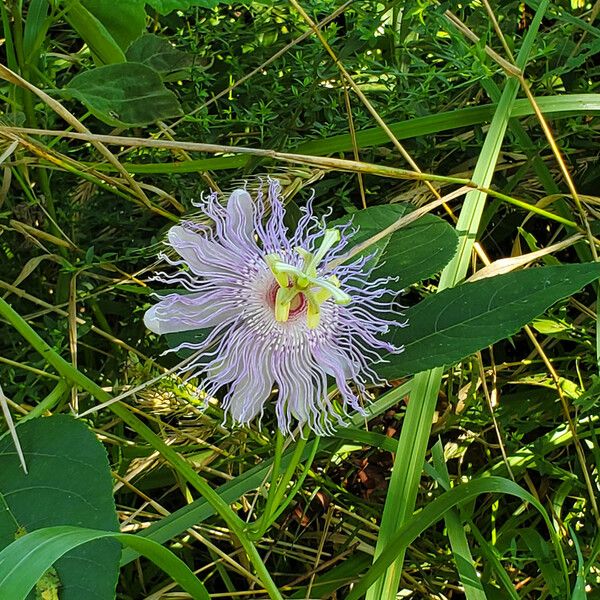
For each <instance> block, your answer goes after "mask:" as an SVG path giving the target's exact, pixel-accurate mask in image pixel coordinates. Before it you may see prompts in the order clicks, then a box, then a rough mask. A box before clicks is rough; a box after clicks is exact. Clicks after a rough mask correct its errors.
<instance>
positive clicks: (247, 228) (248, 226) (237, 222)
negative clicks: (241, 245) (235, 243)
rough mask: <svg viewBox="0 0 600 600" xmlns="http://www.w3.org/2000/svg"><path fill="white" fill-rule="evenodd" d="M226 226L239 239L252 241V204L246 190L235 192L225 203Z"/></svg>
mask: <svg viewBox="0 0 600 600" xmlns="http://www.w3.org/2000/svg"><path fill="white" fill-rule="evenodd" d="M227 226H228V228H229V229H232V230H233V231H235V232H236V233H237V234H238V235H239V236H240V237H243V238H245V239H246V240H248V241H252V238H253V233H254V202H253V201H252V198H251V196H250V194H249V193H248V192H247V191H246V190H235V191H234V192H233V193H232V194H231V196H229V200H228V201H227Z"/></svg>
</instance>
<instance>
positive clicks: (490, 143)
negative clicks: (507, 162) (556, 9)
mask: <svg viewBox="0 0 600 600" xmlns="http://www.w3.org/2000/svg"><path fill="white" fill-rule="evenodd" d="M548 2H549V0H543V1H542V2H541V4H540V7H539V8H538V10H537V12H536V15H535V17H534V19H533V21H532V23H531V26H530V28H529V31H528V32H527V36H526V37H525V40H524V42H523V46H522V48H521V51H520V52H519V58H518V59H517V67H518V68H519V69H521V70H522V69H524V67H525V65H526V62H527V57H528V56H529V53H530V51H531V48H532V45H533V42H534V39H535V36H536V34H537V30H538V28H539V26H540V22H541V20H542V16H543V14H544V12H545V10H546V7H547V5H548ZM518 89H519V82H518V80H517V79H515V78H511V79H508V80H507V81H506V85H505V87H504V91H503V93H502V97H501V99H500V103H499V104H498V108H497V110H496V112H495V114H494V118H493V119H492V122H491V125H490V129H489V131H488V133H487V136H486V139H485V142H484V144H483V147H482V149H481V154H480V156H479V160H478V161H477V165H476V167H475V171H474V173H473V181H474V182H475V183H476V184H477V185H478V186H481V187H484V188H488V187H489V185H490V183H491V181H492V177H493V174H494V169H495V165H496V162H497V160H498V155H499V153H500V149H501V145H502V140H503V139H504V134H505V132H506V128H507V125H508V121H509V118H510V115H511V110H512V106H513V103H514V101H515V99H516V95H517V92H518ZM486 197H487V195H486V194H485V193H483V192H480V191H473V192H469V193H468V194H467V195H466V197H465V202H464V204H463V207H462V210H461V214H460V217H459V220H458V223H457V225H456V230H457V231H458V232H459V235H460V238H459V240H460V241H459V247H458V251H457V253H456V255H455V257H454V259H453V260H452V261H451V262H450V264H449V265H448V266H447V267H446V268H445V269H444V271H443V272H442V276H441V278H440V284H439V290H443V289H445V288H448V287H452V286H454V285H456V284H457V283H459V282H460V281H461V280H462V279H464V277H465V275H466V273H467V271H468V268H469V262H470V259H471V252H472V249H473V244H474V242H475V238H476V236H477V230H478V228H479V223H480V220H481V215H482V213H483V209H484V206H485V200H486ZM443 372H444V369H443V368H437V369H432V370H430V371H425V372H422V373H418V374H417V375H416V376H415V378H414V383H413V389H412V391H411V394H410V401H409V403H408V408H407V411H406V416H405V418H404V423H403V425H402V431H401V433H400V439H399V441H398V451H397V453H396V458H395V462H394V466H393V469H392V476H391V480H390V485H389V489H388V493H387V499H386V503H385V506H384V510H383V516H382V519H381V527H380V533H379V537H378V540H377V546H376V549H375V559H377V557H378V556H379V555H381V553H382V552H383V551H384V550H386V549H387V547H388V545H389V544H390V542H391V541H392V539H393V537H394V535H395V533H396V531H398V529H399V528H400V527H401V526H402V525H403V524H405V523H406V522H407V521H409V520H410V517H411V515H412V513H413V511H414V507H415V504H416V498H417V492H418V488H419V482H420V479H421V472H422V470H423V464H424V462H425V454H426V451H427V442H428V440H429V434H430V430H431V423H432V422H433V414H434V411H435V407H436V404H437V399H438V394H439V391H440V387H441V381H442V375H443ZM403 563H404V549H400V551H399V552H398V556H397V558H396V560H395V562H394V563H392V564H391V565H390V566H389V567H388V569H387V571H386V572H385V573H384V574H383V575H382V576H381V577H380V578H379V579H378V580H377V581H376V582H375V583H374V584H373V585H372V586H371V587H370V588H369V591H368V593H367V596H366V597H367V600H388V599H389V600H392V599H394V598H395V597H396V593H397V590H398V584H399V582H400V577H401V574H402V566H403Z"/></svg>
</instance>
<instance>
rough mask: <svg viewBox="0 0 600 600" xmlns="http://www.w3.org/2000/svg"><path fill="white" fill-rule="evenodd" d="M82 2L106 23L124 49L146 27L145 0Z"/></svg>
mask: <svg viewBox="0 0 600 600" xmlns="http://www.w3.org/2000/svg"><path fill="white" fill-rule="evenodd" d="M82 4H83V6H84V7H85V8H87V10H89V11H90V13H92V14H93V15H94V16H95V17H96V19H98V21H100V23H102V25H104V27H105V28H106V29H107V31H108V32H109V33H110V35H111V36H112V38H113V39H114V40H115V42H117V44H118V45H119V47H120V48H121V49H122V50H125V49H126V48H127V47H128V46H129V44H131V42H133V40H135V39H136V38H138V37H139V36H140V35H142V33H143V31H144V30H145V29H146V10H145V4H146V3H145V0H127V2H115V1H114V0H82Z"/></svg>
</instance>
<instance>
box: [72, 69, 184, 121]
mask: <svg viewBox="0 0 600 600" xmlns="http://www.w3.org/2000/svg"><path fill="white" fill-rule="evenodd" d="M65 92H66V93H67V94H69V95H70V96H71V97H73V98H77V99H78V100H80V101H81V102H83V104H85V105H86V107H87V108H88V109H89V110H90V111H91V112H92V113H94V115H95V116H96V117H98V118H99V119H100V120H102V121H104V122H105V123H108V124H109V125H115V126H122V127H131V126H134V125H147V124H148V123H152V122H154V121H157V120H158V119H166V118H168V117H174V116H177V115H180V114H181V107H180V106H179V102H178V101H177V97H176V96H175V94H173V92H171V91H169V90H167V88H166V87H165V86H164V85H163V83H162V80H161V78H160V77H159V75H158V74H157V72H156V71H155V70H154V69H151V68H150V67H147V66H146V65H143V64H141V63H134V62H127V63H119V64H115V65H105V66H103V67H97V68H95V69H90V70H89V71H85V72H83V73H80V74H79V75H76V76H75V77H73V79H71V81H70V82H69V84H68V85H67V87H66V88H65Z"/></svg>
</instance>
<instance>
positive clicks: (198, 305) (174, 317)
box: [144, 294, 238, 334]
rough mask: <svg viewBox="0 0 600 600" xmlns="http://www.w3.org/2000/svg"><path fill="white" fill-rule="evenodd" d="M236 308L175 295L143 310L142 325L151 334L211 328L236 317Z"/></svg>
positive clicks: (212, 301) (210, 300)
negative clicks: (144, 312) (151, 332)
mask: <svg viewBox="0 0 600 600" xmlns="http://www.w3.org/2000/svg"><path fill="white" fill-rule="evenodd" d="M237 312H238V311H236V310H235V309H234V308H232V307H231V306H229V305H228V304H226V303H221V304H219V303H218V302H215V301H214V300H212V299H209V300H208V301H206V300H204V301H202V300H200V299H197V298H193V297H190V296H180V295H178V294H174V295H172V296H168V297H167V298H165V299H164V300H162V301H161V302H159V303H158V304H156V305H154V306H153V307H152V308H150V309H149V310H147V311H146V314H145V315H144V324H145V325H146V327H147V328H148V329H149V330H150V331H153V332H154V333H159V334H164V333H176V332H179V331H189V330H192V329H204V328H205V327H214V326H215V325H218V324H219V323H223V322H224V321H229V320H232V319H234V318H235V316H236V313H237Z"/></svg>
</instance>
